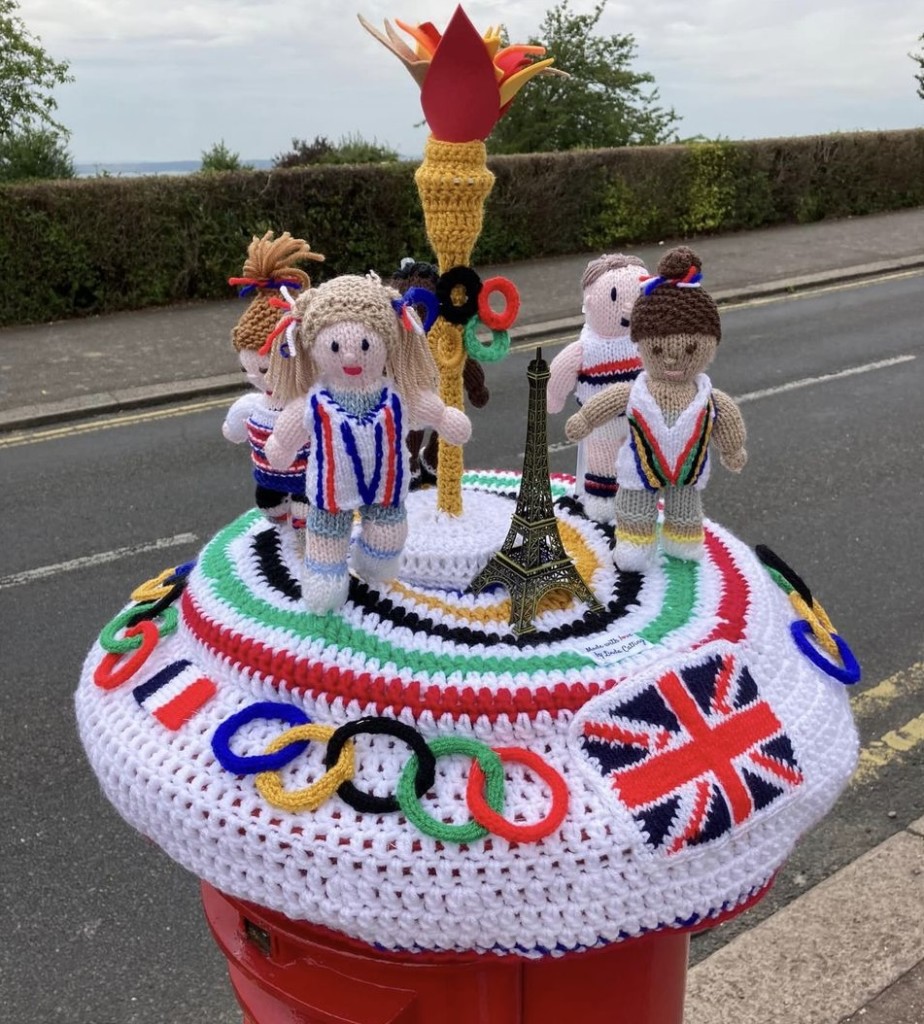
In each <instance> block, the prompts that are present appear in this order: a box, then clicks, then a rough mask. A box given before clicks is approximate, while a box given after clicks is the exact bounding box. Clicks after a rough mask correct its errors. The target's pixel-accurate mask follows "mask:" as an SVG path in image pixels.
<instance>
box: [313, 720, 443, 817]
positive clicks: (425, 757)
mask: <svg viewBox="0 0 924 1024" xmlns="http://www.w3.org/2000/svg"><path fill="white" fill-rule="evenodd" d="M359 733H369V734H370V735H373V736H382V735H384V736H394V737H395V739H399V740H401V741H402V743H406V744H407V745H408V746H409V747H410V748H411V750H413V752H414V754H415V755H416V756H417V765H418V767H417V775H416V778H415V780H414V791H415V792H416V794H417V796H419V797H421V796H423V795H424V793H426V792H427V790H428V789H429V788H430V787H431V786H432V785H433V783H434V782H435V781H436V758H435V757H434V756H433V752H432V751H431V750H430V748H429V747H428V746H427V741H426V740H425V739H424V738H423V736H421V735H420V733H419V732H417V730H416V729H412V728H411V727H410V726H409V725H405V724H404V722H398V721H395V720H394V719H391V718H372V717H369V718H359V719H357V720H356V721H355V722H348V723H347V724H346V725H341V726H340V728H339V729H337V731H336V732H335V733H334V735H333V736H331V738H330V740H329V741H328V744H327V753H326V754H325V755H324V767H325V768H328V769H330V768H333V767H334V765H335V764H336V763H337V761H338V759H339V758H340V752H341V751H342V750H343V746H344V744H345V743H346V742H347V741H348V740H350V739H352V738H353V737H354V736H356V735H358V734H359ZM337 796H339V797H340V799H341V800H343V801H344V803H346V804H349V806H350V807H352V808H353V810H354V811H359V812H360V813H361V814H391V813H394V812H395V811H399V810H400V809H401V805H400V804H399V803H398V801H397V799H396V798H395V797H393V796H373V795H372V794H371V793H363V792H362V791H361V790H359V789H357V788H356V786H354V785H353V783H352V782H350V781H349V780H347V781H346V782H344V783H343V784H342V785H341V786H340V788H339V789H338V790H337Z"/></svg>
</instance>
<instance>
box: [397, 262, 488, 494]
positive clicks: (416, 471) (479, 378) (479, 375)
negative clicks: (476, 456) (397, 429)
mask: <svg viewBox="0 0 924 1024" xmlns="http://www.w3.org/2000/svg"><path fill="white" fill-rule="evenodd" d="M439 276H440V271H439V267H437V265H436V264H435V263H423V262H418V261H417V260H414V259H412V258H411V257H410V256H407V257H405V258H404V259H403V260H402V261H401V266H400V267H399V268H398V269H397V270H396V271H395V272H394V273H393V274H392V275H391V277H390V278H389V279H388V282H387V283H388V284H389V285H390V286H391V287H392V288H397V290H398V291H399V292H400V293H401V295H405V294H407V292H409V291H411V290H412V289H414V288H423V289H424V290H425V291H428V292H431V293H434V294H435V292H436V282H437V280H438V279H439ZM462 386H463V387H464V388H465V397H466V398H467V399H468V401H469V402H470V403H471V405H472V406H473V407H474V408H476V409H482V408H484V406H485V405H487V403H488V399H489V398H490V392H489V391H488V388H487V385H486V384H485V379H484V368H483V367H482V365H481V363H479V362H477V361H476V360H474V359H472V358H470V357H469V356H468V355H466V357H465V365H464V366H463V367H462ZM424 438H426V443H424ZM439 440H440V438H439V434H437V432H436V431H435V430H431V431H430V436H429V437H427V432H426V431H425V430H412V431H410V433H409V434H408V435H407V444H408V450H409V452H410V457H411V490H412V491H416V490H417V489H418V488H420V487H428V486H432V485H433V484H435V483H436V468H437V464H438V461H439Z"/></svg>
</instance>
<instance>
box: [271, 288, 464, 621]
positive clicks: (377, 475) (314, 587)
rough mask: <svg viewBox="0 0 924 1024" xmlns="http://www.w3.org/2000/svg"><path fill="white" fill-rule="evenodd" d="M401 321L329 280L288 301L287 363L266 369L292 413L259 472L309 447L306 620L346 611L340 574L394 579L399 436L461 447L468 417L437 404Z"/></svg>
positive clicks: (388, 297) (403, 457)
mask: <svg viewBox="0 0 924 1024" xmlns="http://www.w3.org/2000/svg"><path fill="white" fill-rule="evenodd" d="M402 314H403V307H402V305H401V302H400V297H399V295H398V293H397V292H396V291H395V290H394V289H393V288H387V287H385V286H384V285H383V284H382V283H381V281H380V280H379V278H378V277H376V276H375V275H369V276H367V277H358V276H351V275H346V276H343V277H338V278H334V279H333V280H331V281H327V282H326V283H325V284H323V285H321V286H320V287H319V288H314V289H312V290H311V291H310V292H308V293H307V294H305V295H302V296H300V297H299V299H298V301H297V303H296V305H295V310H294V315H295V316H296V317H297V318H298V319H299V322H300V326H299V328H298V338H297V343H296V351H295V352H294V353H290V355H289V358H285V357H284V356H283V354H282V353H281V352H279V353H275V354H274V356H273V360H272V362H271V366H270V374H269V376H270V379H271V381H272V382H273V386H274V389H275V390H276V392H277V394H278V396H279V397H280V398H281V399H283V400H287V401H289V402H291V405H288V406H287V407H286V409H285V411H284V412H283V413H282V415H281V416H280V417H279V419H278V421H277V424H276V429H275V430H274V431H273V436H272V437H271V438H270V441H269V442H268V443H267V447H266V452H267V455H268V457H269V459H270V462H271V463H272V464H273V465H277V464H280V463H281V464H285V463H286V462H287V461H288V460H289V459H290V458H291V456H292V454H293V453H294V452H296V451H298V450H299V448H301V447H302V446H303V445H304V444H306V443H308V444H309V451H308V459H307V468H306V477H305V484H306V495H307V501H308V515H307V525H306V530H305V558H304V567H303V571H302V595H303V598H304V601H305V604H306V606H307V607H308V608H309V610H310V611H313V612H316V613H323V612H327V611H331V610H333V609H335V608H338V607H339V606H340V605H342V604H343V602H344V601H345V600H346V597H347V590H348V587H349V568H353V569H354V571H355V572H356V573H357V575H359V576H361V577H362V578H363V579H365V580H368V581H370V582H377V581H385V580H390V579H392V578H394V577H395V576H396V575H397V573H398V570H399V568H400V565H401V555H402V552H403V549H404V543H405V540H406V539H407V512H406V509H405V498H406V497H407V493H408V486H409V483H410V458H409V453H408V448H407V433H408V431H409V430H411V429H413V428H414V427H432V428H433V429H435V430H438V431H439V433H440V434H441V436H443V437H444V438H446V439H447V441H449V442H450V443H451V444H455V445H461V444H464V443H465V442H466V441H467V440H468V438H469V436H470V435H471V423H470V422H469V420H468V417H467V416H466V415H465V414H464V413H463V412H461V411H460V410H458V409H454V408H452V407H449V406H446V405H444V404H443V402H442V401H441V400H440V398H439V395H438V394H437V385H438V377H437V370H436V364H435V363H434V361H433V357H432V355H431V354H430V350H429V348H428V346H427V339H426V335H425V334H424V333H423V330H422V328H420V329H419V330H408V329H407V328H406V327H405V326H404V323H403V319H402ZM417 326H418V327H419V324H418V325H417ZM357 512H358V514H359V519H360V530H359V536H358V537H357V539H356V543H355V545H354V546H353V551H352V555H351V552H350V540H351V532H352V528H353V521H354V514H355V513H357Z"/></svg>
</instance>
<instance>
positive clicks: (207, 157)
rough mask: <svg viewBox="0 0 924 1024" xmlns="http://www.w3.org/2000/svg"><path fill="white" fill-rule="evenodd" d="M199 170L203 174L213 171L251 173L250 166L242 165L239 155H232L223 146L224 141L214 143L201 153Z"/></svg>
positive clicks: (251, 168)
mask: <svg viewBox="0 0 924 1024" xmlns="http://www.w3.org/2000/svg"><path fill="white" fill-rule="evenodd" d="M199 170H200V171H201V172H202V173H204V174H211V173H213V172H214V171H252V170H253V167H251V166H250V164H242V163H241V156H240V153H232V152H231V150H230V149H228V147H227V146H226V145H225V140H224V139H222V140H221V142H215V143H213V145H212V148H211V149H205V150H203V151H202V163H201V165H200V167H199Z"/></svg>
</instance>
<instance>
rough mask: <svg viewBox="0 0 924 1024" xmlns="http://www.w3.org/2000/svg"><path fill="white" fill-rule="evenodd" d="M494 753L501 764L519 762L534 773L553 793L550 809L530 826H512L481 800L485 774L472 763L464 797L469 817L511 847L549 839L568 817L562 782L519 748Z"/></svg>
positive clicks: (538, 759) (498, 749) (530, 753)
mask: <svg viewBox="0 0 924 1024" xmlns="http://www.w3.org/2000/svg"><path fill="white" fill-rule="evenodd" d="M493 749H494V753H495V754H497V756H498V757H499V758H500V759H501V761H503V762H504V763H508V764H509V763H510V762H518V763H519V764H524V765H526V767H527V768H529V769H530V770H531V771H533V772H535V774H536V775H538V776H539V778H540V779H542V781H543V782H544V783H545V784H546V785H547V786H548V787H549V789H550V790H551V791H552V806H551V807H550V808H549V813H548V814H547V815H546V816H545V817H544V818H543V819H542V820H541V821H537V822H536V823H535V824H532V825H515V824H514V823H513V822H510V821H507V820H506V819H505V818H503V817H501V815H500V814H498V813H497V812H496V811H494V810H492V809H491V808H490V807H489V806H488V805H487V804H486V803H485V799H484V772H483V771H482V770H481V763H480V762H479V761H477V760H476V761H473V762H472V770H471V774H470V775H469V777H468V788H467V790H466V793H465V797H466V800H467V801H468V806H469V809H470V810H471V812H472V817H473V818H474V819H475V821H477V822H478V824H479V825H481V826H483V827H484V828H486V829H489V830H490V831H491V832H493V833H494V834H495V835H499V836H501V837H503V838H504V839H506V840H508V841H509V842H511V843H535V842H537V841H538V840H540V839H544V838H545V837H546V836H548V835H551V834H552V833H553V832H554V831H555V829H557V828H558V826H559V825H560V824H561V823H562V822H563V821H564V820H565V815H566V814H567V813H568V788H567V786H566V785H565V780H564V779H563V778H562V777H561V776H560V775H559V774H558V772H557V771H555V769H554V768H552V767H551V765H548V764H546V762H545V761H543V760H542V758H541V757H540V756H539V755H538V754H537V753H535V751H532V750H524V749H523V748H522V747H494V748H493Z"/></svg>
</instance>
